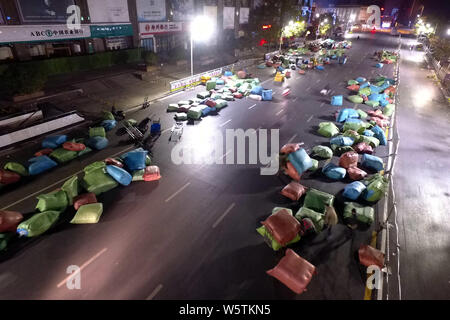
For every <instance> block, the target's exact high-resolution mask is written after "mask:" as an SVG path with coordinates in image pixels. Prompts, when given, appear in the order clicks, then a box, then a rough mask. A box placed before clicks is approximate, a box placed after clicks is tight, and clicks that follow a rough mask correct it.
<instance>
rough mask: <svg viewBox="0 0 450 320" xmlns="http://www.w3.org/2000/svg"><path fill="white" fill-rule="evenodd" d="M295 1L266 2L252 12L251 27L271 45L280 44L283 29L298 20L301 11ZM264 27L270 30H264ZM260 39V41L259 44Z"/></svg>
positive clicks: (271, 0) (273, 0)
mask: <svg viewBox="0 0 450 320" xmlns="http://www.w3.org/2000/svg"><path fill="white" fill-rule="evenodd" d="M297 2H298V1H295V0H283V1H280V0H265V1H264V2H263V4H262V5H260V6H258V7H256V8H255V9H254V10H253V12H252V18H251V19H250V25H249V27H250V28H251V30H253V31H254V32H256V33H257V34H258V35H260V36H261V37H263V38H264V39H265V40H267V41H268V42H269V44H270V43H279V41H280V37H281V35H282V29H283V28H284V26H286V25H288V24H289V21H291V20H292V21H296V20H298V19H297V17H298V16H299V15H300V11H299V10H298V8H297ZM263 25H270V26H271V27H270V28H267V29H264V30H263V29H262V27H263ZM259 41H260V39H258V42H259Z"/></svg>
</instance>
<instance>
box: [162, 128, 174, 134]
mask: <svg viewBox="0 0 450 320" xmlns="http://www.w3.org/2000/svg"><path fill="white" fill-rule="evenodd" d="M170 130H172V128H167V129H166V130H163V131H161V134H163V133H166V132H167V131H170Z"/></svg>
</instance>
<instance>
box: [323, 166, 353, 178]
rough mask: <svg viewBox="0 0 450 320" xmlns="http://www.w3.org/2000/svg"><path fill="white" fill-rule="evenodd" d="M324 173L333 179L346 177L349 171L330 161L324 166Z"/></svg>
mask: <svg viewBox="0 0 450 320" xmlns="http://www.w3.org/2000/svg"><path fill="white" fill-rule="evenodd" d="M322 173H323V174H324V175H326V176H327V177H328V178H330V179H332V180H341V179H344V177H345V175H346V173H347V171H346V170H345V169H344V168H341V167H338V166H337V165H335V164H334V163H331V162H330V163H327V164H326V165H325V166H324V167H323V168H322Z"/></svg>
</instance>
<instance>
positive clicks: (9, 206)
mask: <svg viewBox="0 0 450 320" xmlns="http://www.w3.org/2000/svg"><path fill="white" fill-rule="evenodd" d="M132 148H135V146H131V147H127V148H125V149H123V150H122V151H120V152H117V153H115V154H113V155H111V156H109V157H106V158H114V157H115V156H117V155H119V154H121V153H124V152H126V151H128V150H130V149H132ZM106 158H105V159H106ZM81 172H83V170H80V171H77V172H75V173H73V174H71V175H69V176H67V177H65V178H62V179H60V180H58V181H56V182H55V183H52V184H51V185H49V186H47V187H45V188H42V189H40V190H39V191H36V192H33V193H31V194H29V195H27V196H26V197H23V198H22V199H19V200H17V201H16V202H13V203H11V204H8V205H7V206H6V207H3V208H1V209H0V210H6V209H8V208H11V207H12V206H15V205H16V204H18V203H21V202H22V201H25V200H27V199H28V198H31V197H34V196H35V195H38V194H40V193H42V192H43V191H44V190H47V189H50V188H52V187H54V186H56V185H57V184H59V183H61V182H63V181H65V180H67V179H69V178H70V177H72V176H74V175H77V174H80V173H81Z"/></svg>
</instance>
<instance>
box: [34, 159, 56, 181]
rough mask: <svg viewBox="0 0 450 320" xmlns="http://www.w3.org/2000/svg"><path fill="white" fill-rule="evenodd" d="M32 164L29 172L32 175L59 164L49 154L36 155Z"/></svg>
mask: <svg viewBox="0 0 450 320" xmlns="http://www.w3.org/2000/svg"><path fill="white" fill-rule="evenodd" d="M30 160H32V162H31V164H30V165H29V166H28V173H29V174H30V175H32V176H34V175H37V174H40V173H42V172H45V171H47V170H50V169H51V168H54V167H56V166H57V165H58V164H57V163H56V162H55V161H53V160H52V159H50V158H49V157H47V156H40V157H34V158H32V159H30Z"/></svg>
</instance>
